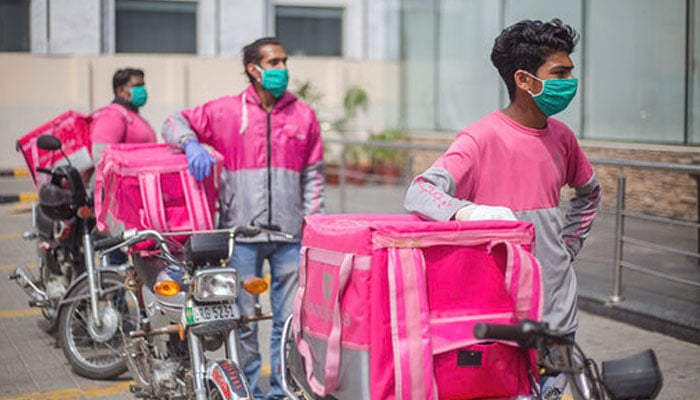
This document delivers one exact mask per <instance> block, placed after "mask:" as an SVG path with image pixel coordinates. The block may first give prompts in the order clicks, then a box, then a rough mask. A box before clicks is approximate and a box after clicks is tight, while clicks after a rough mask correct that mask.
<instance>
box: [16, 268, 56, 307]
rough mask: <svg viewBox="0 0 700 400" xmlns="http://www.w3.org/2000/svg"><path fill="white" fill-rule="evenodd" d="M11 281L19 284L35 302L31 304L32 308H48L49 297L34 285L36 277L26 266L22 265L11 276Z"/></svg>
mask: <svg viewBox="0 0 700 400" xmlns="http://www.w3.org/2000/svg"><path fill="white" fill-rule="evenodd" d="M10 280H13V281H15V282H16V283H17V285H18V286H19V287H21V288H22V290H24V292H25V293H26V294H27V295H29V297H31V298H32V300H33V301H30V302H29V305H30V306H32V307H46V306H48V299H49V296H48V295H47V294H46V292H44V291H43V290H41V289H39V287H37V286H36V285H35V284H34V276H32V273H31V272H29V270H27V268H26V266H22V265H20V266H19V267H17V268H16V269H15V270H14V272H13V273H12V275H10Z"/></svg>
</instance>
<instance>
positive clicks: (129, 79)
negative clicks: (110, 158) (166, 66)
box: [90, 68, 156, 264]
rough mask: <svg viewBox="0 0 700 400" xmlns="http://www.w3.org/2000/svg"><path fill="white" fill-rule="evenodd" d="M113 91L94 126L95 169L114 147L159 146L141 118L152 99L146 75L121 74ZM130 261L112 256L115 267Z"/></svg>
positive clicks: (116, 76) (125, 71)
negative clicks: (140, 113)
mask: <svg viewBox="0 0 700 400" xmlns="http://www.w3.org/2000/svg"><path fill="white" fill-rule="evenodd" d="M112 89H113V90H114V100H113V101H112V103H111V104H109V105H107V106H105V107H102V108H101V109H99V110H97V111H96V112H95V113H94V114H93V117H92V122H91V123H90V136H91V139H92V158H93V161H94V164H95V165H97V163H98V162H99V161H100V158H101V157H102V152H103V151H104V149H105V148H106V147H107V146H108V145H110V144H115V143H154V142H156V133H155V132H154V131H153V128H151V125H150V124H149V123H148V122H146V120H145V119H143V118H142V117H141V116H140V115H139V107H142V106H143V105H144V104H146V99H147V98H148V93H147V92H146V86H145V85H144V81H143V71H142V70H140V69H133V68H125V69H120V70H117V72H115V73H114V76H113V77H112ZM93 179H94V175H93ZM92 183H93V182H91V185H90V186H92ZM127 261H128V257H127V256H126V254H124V253H123V252H121V251H119V250H115V251H113V252H111V253H109V262H110V263H111V264H123V263H126V262H127Z"/></svg>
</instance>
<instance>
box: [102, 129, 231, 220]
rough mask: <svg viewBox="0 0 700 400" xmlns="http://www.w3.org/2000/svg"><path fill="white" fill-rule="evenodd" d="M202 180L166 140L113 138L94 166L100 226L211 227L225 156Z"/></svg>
mask: <svg viewBox="0 0 700 400" xmlns="http://www.w3.org/2000/svg"><path fill="white" fill-rule="evenodd" d="M212 155H214V156H215V158H216V159H217V163H216V165H215V166H214V167H213V171H212V173H211V174H210V175H209V177H207V178H206V179H204V180H203V181H201V182H198V181H196V180H195V179H194V177H192V176H191V175H190V174H189V171H188V169H187V156H185V154H184V153H183V152H182V150H180V149H176V148H174V147H172V146H170V145H167V144H157V143H148V144H113V145H110V146H108V147H107V148H106V149H105V150H104V152H103V153H102V157H101V159H100V162H99V163H98V166H97V168H96V178H95V213H96V216H97V228H98V229H99V230H107V229H108V228H112V230H121V229H131V228H136V229H155V230H157V231H160V232H185V231H193V230H207V229H213V228H214V227H215V226H216V221H215V219H216V211H217V208H216V204H217V199H218V187H219V180H220V171H221V165H222V162H223V157H222V156H221V154H219V153H217V152H213V153H212Z"/></svg>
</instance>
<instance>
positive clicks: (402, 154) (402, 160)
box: [369, 128, 408, 185]
mask: <svg viewBox="0 0 700 400" xmlns="http://www.w3.org/2000/svg"><path fill="white" fill-rule="evenodd" d="M369 139H370V140H371V141H375V142H400V141H406V140H407V139H408V135H407V134H406V132H404V131H402V130H400V129H396V128H386V129H384V130H383V131H381V132H379V133H375V134H372V135H370V137H369ZM406 157H407V151H406V150H405V149H399V148H393V147H372V148H371V150H370V158H371V161H372V174H374V175H377V176H379V177H380V181H381V182H382V183H384V184H387V185H395V184H397V183H398V181H399V177H400V176H401V175H402V174H403V173H404V169H405V165H406Z"/></svg>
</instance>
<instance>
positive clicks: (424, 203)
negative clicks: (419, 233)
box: [403, 167, 472, 221]
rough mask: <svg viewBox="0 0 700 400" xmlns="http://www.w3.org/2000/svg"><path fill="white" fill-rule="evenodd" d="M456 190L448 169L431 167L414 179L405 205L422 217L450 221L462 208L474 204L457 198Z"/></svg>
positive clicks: (407, 193) (408, 209)
mask: <svg viewBox="0 0 700 400" xmlns="http://www.w3.org/2000/svg"><path fill="white" fill-rule="evenodd" d="M456 191H457V184H456V183H455V179H454V178H453V177H452V175H451V174H450V173H449V172H448V171H447V170H445V169H442V168H435V167H431V168H429V169H428V170H427V171H425V172H424V173H423V174H421V175H418V176H417V177H416V178H415V179H413V182H411V185H410V186H409V187H408V191H407V192H406V197H405V199H404V203H403V205H404V208H406V210H407V211H409V212H412V213H414V214H417V215H419V216H420V217H422V218H425V219H428V220H434V221H449V220H450V219H452V218H453V217H454V215H455V213H457V211H458V210H459V209H460V208H462V207H465V206H468V205H469V204H472V203H471V202H469V201H466V200H460V199H458V198H456V197H455V193H456Z"/></svg>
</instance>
